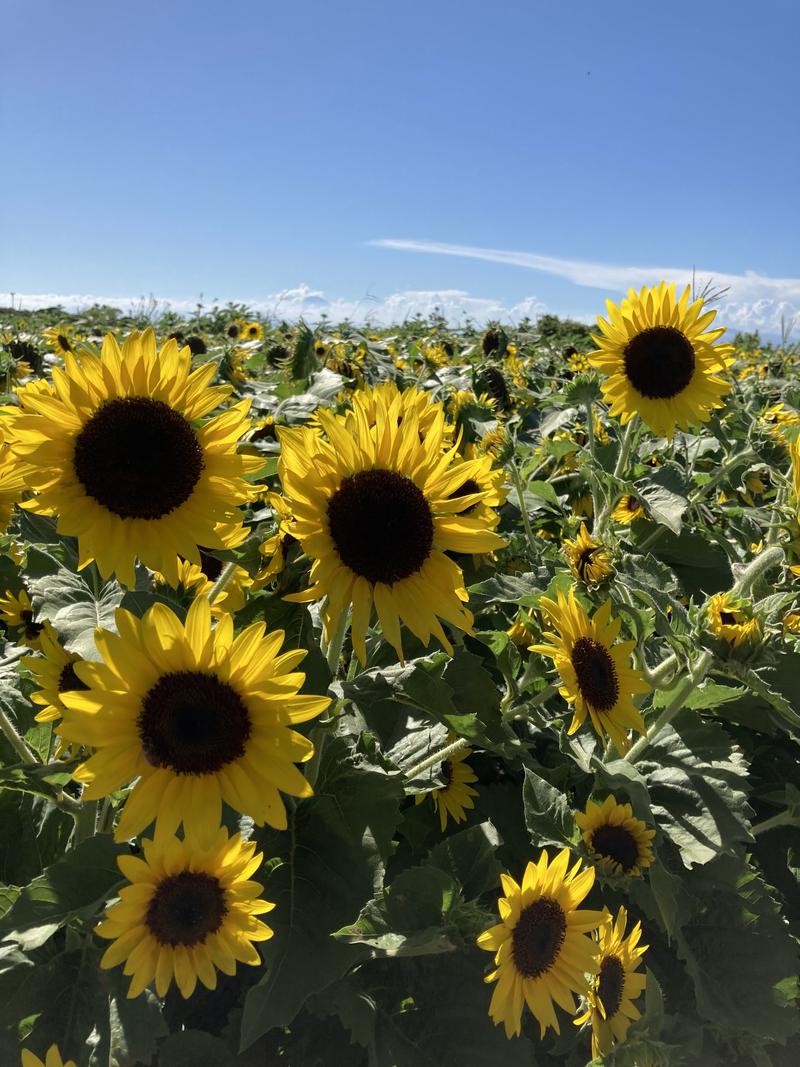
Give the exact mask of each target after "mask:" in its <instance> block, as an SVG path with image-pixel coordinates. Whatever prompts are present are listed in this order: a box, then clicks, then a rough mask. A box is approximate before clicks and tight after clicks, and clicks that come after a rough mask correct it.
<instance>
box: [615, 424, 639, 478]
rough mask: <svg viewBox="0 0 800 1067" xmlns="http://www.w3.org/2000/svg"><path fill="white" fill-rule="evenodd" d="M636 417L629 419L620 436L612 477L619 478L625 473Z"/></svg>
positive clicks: (629, 456)
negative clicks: (622, 434) (623, 434)
mask: <svg viewBox="0 0 800 1067" xmlns="http://www.w3.org/2000/svg"><path fill="white" fill-rule="evenodd" d="M637 423H638V419H637V418H636V416H635V415H634V417H633V418H632V419H631V420H630V422H629V423H628V425H627V426H626V427H625V436H624V437H623V438H622V444H621V446H620V450H619V453H618V455H617V462H616V463H615V464H614V477H615V478H621V477H622V475H623V474H624V473H625V471H626V469H627V466H628V460H629V459H630V458H631V446H632V445H633V433H634V430H635V429H636V426H637Z"/></svg>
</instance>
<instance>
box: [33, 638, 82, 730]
mask: <svg viewBox="0 0 800 1067" xmlns="http://www.w3.org/2000/svg"><path fill="white" fill-rule="evenodd" d="M39 644H40V649H41V652H42V655H41V656H26V657H25V658H24V659H23V661H22V662H23V663H24V664H25V666H26V667H27V668H28V670H29V671H30V672H31V674H32V675H33V678H34V680H35V682H36V683H37V685H38V686H39V688H38V689H37V690H36V691H35V692H33V693H31V700H32V701H33V703H34V704H38V705H39V706H40V707H41V709H42V710H41V711H39V712H37V713H36V721H37V722H58V721H59V720H60V719H61V717H62V716H63V715H64V711H65V708H64V704H63V703H62V701H61V694H62V693H71V692H73V691H76V690H83V689H86V688H87V687H86V685H85V683H84V682H82V681H81V680H80V678H79V677H78V676H77V674H76V673H75V664H76V663H81V662H83V661H82V660H81V657H80V656H79V655H77V654H76V653H75V652H67V650H66V649H65V648H64V647H63V645H62V644H61V642H60V641H59V640H58V635H57V634H56V632H55V630H52V629H51V628H50V627H48V628H47V629H46V630H45V631H43V632H42V635H41V639H40V643H39Z"/></svg>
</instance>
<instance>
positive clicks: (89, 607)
mask: <svg viewBox="0 0 800 1067" xmlns="http://www.w3.org/2000/svg"><path fill="white" fill-rule="evenodd" d="M32 556H33V557H34V560H33V561H31V557H32ZM28 565H29V567H30V566H34V567H35V569H36V573H38V574H40V575H41V576H40V577H37V578H31V579H30V582H29V588H30V594H31V600H32V602H33V605H34V607H35V608H36V611H37V612H38V613H39V615H40V616H43V617H44V618H47V619H49V620H50V621H51V622H52V624H53V626H55V628H56V630H57V631H58V635H59V637H60V638H61V641H62V643H63V645H64V647H65V648H66V649H67V650H68V651H70V652H76V653H77V654H78V655H79V656H82V657H83V658H84V659H96V658H97V650H96V648H95V643H94V631H95V627H97V626H102V627H103V628H104V629H107V630H115V629H116V625H115V621H114V613H115V611H116V609H117V608H118V607H119V605H120V603H121V601H122V598H123V596H124V595H125V591H124V589H123V588H122V586H121V585H120V584H119V582H117V581H115V580H113V579H112V580H111V581H108V582H104V581H102V579H101V578H100V575H99V573H98V571H97V568H96V567H95V565H94V564H90V566H88V567H85V568H84V569H83V570H82V571H81V572H80V574H73V572H72V571H70V570H68V569H67V568H66V567H65V566H64V565H63V564H62V563H61V562H59V561H58V560H57V559H55V557H53V556H49V555H48V554H46V553H44V552H41V551H40V550H39V549H35V548H32V549H30V551H29V553H28Z"/></svg>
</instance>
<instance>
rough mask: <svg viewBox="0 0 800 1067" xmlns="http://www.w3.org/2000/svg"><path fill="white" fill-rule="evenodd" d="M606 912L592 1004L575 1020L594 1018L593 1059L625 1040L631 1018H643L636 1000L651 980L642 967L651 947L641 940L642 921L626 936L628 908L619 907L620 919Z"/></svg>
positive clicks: (603, 1054) (590, 998)
mask: <svg viewBox="0 0 800 1067" xmlns="http://www.w3.org/2000/svg"><path fill="white" fill-rule="evenodd" d="M606 915H607V916H608V921H607V922H606V923H605V924H604V925H603V926H602V927H601V929H600V931H599V933H598V935H597V937H598V940H599V947H600V956H599V959H598V963H599V965H600V966H599V971H598V972H597V975H596V977H595V978H594V979H593V981H592V985H591V988H590V989H589V993H588V995H587V1000H588V1002H589V1003H588V1008H587V1010H586V1011H585V1012H584V1013H583V1015H581V1016H579V1018H577V1019H576V1020H575V1024H576V1026H582V1025H583V1024H584V1023H587V1022H589V1021H591V1024H592V1059H599V1058H600V1057H601V1056H606V1055H608V1053H609V1052H610V1051H611V1049H612V1046H613V1045H615V1044H616V1043H617V1042H620V1041H624V1040H625V1037H626V1035H627V1033H628V1027H629V1026H630V1025H631V1022H632V1021H633V1020H634V1019H638V1018H640V1013H639V1010H638V1008H637V1007H636V1006H635V1004H634V1003H633V1002H634V1000H636V998H637V997H639V996H641V994H642V992H643V991H644V988H645V985H646V983H647V979H646V977H645V975H644V974H642V973H641V972H640V971H639V970H638V967H639V963H640V962H641V959H642V956H643V955H644V954H645V952H646V951H647V948H648V946H647V945H640V944H639V939H640V938H641V936H642V924H641V923H638V922H637V923H636V925H635V926H634V928H633V929H632V930H631V932H630V934H629V935H628V936H627V937H625V927H626V925H627V922H628V914H627V912H626V910H625V908H620V909H619V912H618V913H617V918H616V922H612V921H611V915H610V914H609V913H608V911H606Z"/></svg>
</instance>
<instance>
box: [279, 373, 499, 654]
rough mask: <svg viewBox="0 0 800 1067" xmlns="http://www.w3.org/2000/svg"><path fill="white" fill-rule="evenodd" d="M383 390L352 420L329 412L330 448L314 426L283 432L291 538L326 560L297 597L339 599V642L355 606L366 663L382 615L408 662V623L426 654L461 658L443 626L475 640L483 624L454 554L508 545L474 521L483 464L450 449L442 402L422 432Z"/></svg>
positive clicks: (330, 618)
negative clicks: (473, 481)
mask: <svg viewBox="0 0 800 1067" xmlns="http://www.w3.org/2000/svg"><path fill="white" fill-rule="evenodd" d="M377 392H378V391H377V390H373V391H372V393H373V396H372V397H368V398H367V401H366V402H365V401H363V400H362V398H361V394H357V395H356V397H355V400H354V406H353V410H352V412H350V413H348V416H347V418H346V420H344V421H343V420H342V419H341V418H340V417H337V416H336V415H333V414H331V413H330V412H327V411H325V410H324V409H319V411H318V413H317V414H318V417H319V422H320V425H321V426H322V427H323V428H324V430H325V433H326V435H327V438H323V437H322V436H321V435H320V434H318V433H315V432H314V431H311V430H309V429H308V428H304V427H298V428H282V429H281V430H279V431H278V434H279V437H280V441H281V457H280V461H279V464H278V473H279V475H280V479H281V483H282V486H283V492H284V495H285V497H286V501H287V504H288V506H289V507H290V508H291V510H292V514H293V516H294V518H293V520H292V522H291V525H290V526H289V528H288V532H290V533H291V534H292V535H293V536H294V537H295V538H297V540H298V541H299V542H300V545H301V547H302V549H303V551H304V552H305V553H306V554H307V555H308V556H310V557H312V559H313V560H314V562H313V565H312V568H311V586H310V588H309V589H307V590H306V591H305V592H303V593H295V594H292V595H291V596H290V597H288V598H287V599H290V600H294V601H297V602H300V603H304V602H309V601H316V600H320V599H321V598H322V597H323V596H324V597H326V598H327V599H326V602H325V605H324V607H323V610H322V617H323V623H324V628H325V634H326V638H327V640H330V638H331V635H332V634H333V632H334V630H335V629H336V625H337V622H338V621H339V620H340V619H341V616H342V614H343V613H344V612H345V611H346V610H347V608H348V606H349V605H350V604H352V605H353V622H352V633H353V647H354V649H355V651H356V655H357V656H358V658H359V660H360V661H361V662H362V663H364V662H365V661H366V633H367V627H368V626H369V622H370V618H371V616H372V610H373V606H374V608H375V609H376V611H377V615H378V619H379V620H380V624H381V627H382V629H383V633H384V636H385V637H386V639H387V640H388V642H389V643H390V644H391V645H392V646H393V647H394V649H395V650H396V652H397V654H398V657H399V658H400V660H401V661H402V660H403V647H402V641H401V635H400V623H401V621H402V622H403V623H405V625H406V626H408V628H409V629H410V630H411V631H412V632H413V633H414V634H415V635H416V636H417V637H418V638H419V640H420V641H421V642H422V643H423V645H427V644H428V643H429V641H430V637H431V634H433V635H434V636H436V637H437V638H438V640H439V641H440V642H441V644H442V645H443V646H444V647H445V648H446V649H447V650H448V652H450V653H451V654H452V646H451V645H450V642H449V641H448V640H447V637H446V636H445V633H444V630H443V629H442V627H441V624H440V622H439V620H440V619H444V620H445V621H447V622H448V623H450V624H451V625H452V626H455V627H457V628H458V629H460V630H465V631H466V632H468V633H469V632H471V630H472V621H473V620H472V615H471V614H470V612H469V611H468V610H467V609H466V607H465V606H464V602H465V601H466V600H467V598H468V597H467V591H466V589H465V588H464V579H463V575H462V572H461V568H460V567H459V566H458V565H457V564H456V563H455V562H454V561H453V560H452V559H450V558H448V556H446V555H445V552H465V553H476V552H491V551H493V550H494V549H496V548H501V547H502V545H503V544H504V542H503V541H502V539H501V538H500V537H498V536H497V534H495V533H494V532H493V530H492V529H491V528H490V526H489V524H488V523H487V521H486V520H485V518H481V517H477V518H473V517H471V516H468V515H465V514H463V513H464V512H465V511H466V510H467V509H469V508H470V507H471V506H472V505H473V504H478V503H480V502H481V501H483V500H484V499H485V497H486V496H487V492H486V491H485V490H480V491H478V492H475V493H473V494H471V495H468V496H464V497H460V496H458V490H459V489H460V488H461V487H462V486H463V485H464V484H465V483H466V482H467V481H468V480H469V479H470V478H474V477H475V476H476V475H479V474H480V473H481V471H482V470H483V464H482V460H472V461H466V460H463V459H461V458H460V457H459V456H458V454H457V452H456V449H455V448H451V449H445V448H444V446H443V441H444V434H445V422H444V411H443V409H442V406H441V404H433V403H432V402H431V401H430V400H427V403H429V404H430V405H431V407H433V408H434V412H433V417H432V418H431V419H430V429H428V431H427V432H426V433H422V432H421V425H422V422H421V420H420V418H419V415H418V411H417V404H416V402H415V403H413V404H409V403H407V402H406V403H405V404H404V402H403V400H402V398H401V394H399V393H396V395H392V394H391V393H390V392H389V391H385V392H382V393H381V394H380V395H379V396H378V397H377V399H376V398H375V396H374V394H376V393H377ZM370 407H372V409H373V411H374V421H373V419H372V418H371V417H370ZM403 412H405V414H403Z"/></svg>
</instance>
